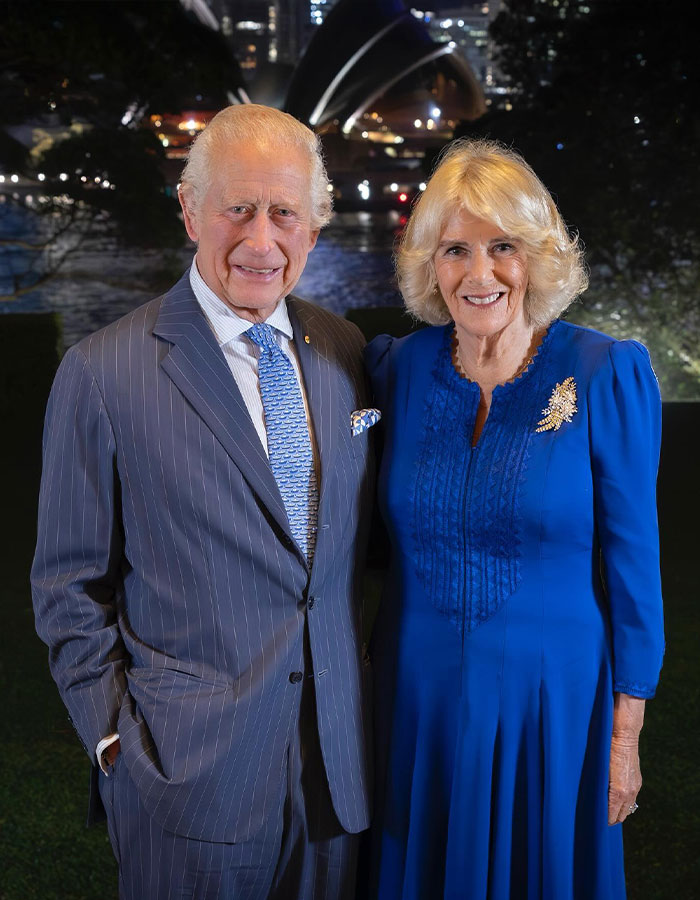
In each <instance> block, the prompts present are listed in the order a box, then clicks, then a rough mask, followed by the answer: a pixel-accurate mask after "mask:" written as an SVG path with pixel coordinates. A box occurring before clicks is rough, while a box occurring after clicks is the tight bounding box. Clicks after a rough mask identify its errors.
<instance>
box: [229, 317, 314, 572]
mask: <svg viewBox="0 0 700 900" xmlns="http://www.w3.org/2000/svg"><path fill="white" fill-rule="evenodd" d="M246 335H247V337H249V338H250V339H251V341H253V343H255V344H257V345H258V347H260V351H261V352H260V359H259V360H258V379H259V381H260V394H261V395H262V403H263V410H264V413H265V429H266V431H267V450H268V456H269V458H270V466H271V468H272V474H273V475H274V476H275V479H276V481H277V486H278V487H279V490H280V494H281V495H282V500H283V501H284V508H285V509H286V511H287V518H288V519H289V525H290V528H291V531H292V536H293V537H294V540H295V541H296V542H297V544H298V545H299V547H300V548H301V550H302V551H303V552H304V554H305V556H306V558H307V560H308V561H309V563H311V561H312V559H313V554H314V548H315V545H316V522H317V520H318V485H317V483H316V470H315V468H314V458H313V452H312V449H311V440H310V438H309V427H308V423H307V421H306V410H305V408H304V399H303V397H302V396H301V389H300V387H299V382H298V381H297V378H296V375H295V374H294V368H293V366H292V363H291V361H290V360H289V358H288V357H287V355H286V354H285V353H284V352H283V351H282V348H281V347H280V346H279V344H278V343H277V341H276V340H275V335H274V329H273V327H272V325H267V324H265V323H262V324H257V325H253V327H252V328H249V329H248V330H247V331H246Z"/></svg>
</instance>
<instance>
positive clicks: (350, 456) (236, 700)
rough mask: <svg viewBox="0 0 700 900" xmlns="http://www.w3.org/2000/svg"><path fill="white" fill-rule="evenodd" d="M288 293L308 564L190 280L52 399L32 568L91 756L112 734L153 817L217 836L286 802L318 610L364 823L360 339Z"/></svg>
mask: <svg viewBox="0 0 700 900" xmlns="http://www.w3.org/2000/svg"><path fill="white" fill-rule="evenodd" d="M288 305H289V311H290V318H291V321H292V324H293V328H294V334H295V345H296V348H297V351H298V354H299V357H300V363H301V368H302V372H303V377H304V383H305V386H306V391H307V395H308V400H309V405H310V410H311V416H312V419H313V426H314V431H315V435H316V440H317V443H318V449H319V453H320V459H321V497H320V502H321V505H320V513H319V522H318V527H319V532H318V541H317V547H316V555H315V560H314V565H313V570H312V571H311V572H309V570H308V567H307V565H306V562H305V559H304V557H303V555H302V553H301V552H300V551H299V549H298V548H297V547H296V545H295V543H294V541H293V539H292V538H291V535H290V532H289V524H288V522H287V517H286V514H285V511H284V506H283V503H282V499H281V497H280V494H279V491H278V489H277V485H276V482H275V480H274V477H273V475H272V472H271V470H270V466H269V463H268V460H267V457H266V455H265V453H264V450H263V448H262V446H261V443H260V441H259V439H258V437H257V435H256V434H255V430H254V428H253V424H252V422H251V420H250V417H249V415H248V412H247V410H246V408H245V405H244V403H243V400H242V398H241V396H240V394H239V392H238V389H237V387H236V385H235V382H234V380H233V378H232V376H231V372H230V371H229V369H228V366H227V364H226V361H225V359H224V357H223V355H222V353H221V351H220V349H219V347H218V346H217V344H216V341H215V339H214V337H213V335H212V333H211V331H210V328H209V326H208V324H207V322H206V320H205V318H204V316H203V314H202V312H201V310H200V308H199V306H198V304H197V302H196V300H195V298H194V296H193V294H192V291H191V288H190V285H189V280H188V277H187V275H185V276H183V278H182V279H181V280H180V281H179V282H178V284H177V285H176V286H175V287H174V288H173V289H172V290H171V291H169V292H168V293H167V294H166V295H164V296H163V297H162V298H158V299H157V300H154V301H152V302H151V303H148V304H146V305H145V306H143V307H141V308H140V309H137V310H135V311H134V312H133V313H131V314H129V315H127V316H125V317H124V318H123V319H121V320H119V321H118V322H116V323H114V324H113V325H110V326H108V327H107V328H105V329H103V330H102V331H100V332H98V333H97V334H95V335H93V336H91V337H89V338H86V339H85V340H83V341H82V342H81V343H79V344H78V345H77V346H76V347H73V348H72V349H71V350H69V352H68V353H67V354H66V357H65V358H64V360H63V362H62V364H61V367H60V369H59V372H58V375H57V377H56V381H55V384H54V387H53V390H52V393H51V398H50V401H49V407H48V411H47V423H46V431H45V441H44V472H43V478H42V487H41V496H40V515H39V542H38V546H37V552H36V557H35V561H34V566H33V570H32V583H33V595H34V603H35V611H36V620H37V629H38V632H39V634H40V636H41V637H42V639H43V640H44V641H45V642H46V643H47V644H48V645H49V648H50V663H51V669H52V673H53V675H54V678H55V679H56V681H57V683H58V686H59V689H60V692H61V695H62V697H63V700H64V702H65V704H66V706H67V707H68V710H69V713H70V716H71V719H72V721H73V724H74V726H75V728H76V730H77V732H78V734H79V736H80V738H81V740H82V742H83V744H84V746H85V747H86V749H87V751H88V753H89V754H90V755H91V756H92V758H93V762H94V761H95V760H94V748H95V747H96V745H97V743H98V741H99V740H100V739H101V738H102V737H104V736H105V735H107V734H109V733H111V732H114V731H118V732H119V735H120V740H121V753H122V758H123V761H124V764H125V765H126V767H127V769H128V772H129V774H130V777H131V779H132V780H133V782H134V784H135V786H136V788H137V790H138V794H139V797H140V800H141V802H142V803H143V805H144V807H145V808H146V810H147V811H148V813H149V814H150V815H151V816H152V817H153V819H154V820H156V821H157V822H159V823H160V824H161V825H162V826H163V827H164V828H167V829H168V830H169V831H172V832H176V833H178V834H181V835H185V836H187V837H193V838H197V839H200V840H206V841H236V842H238V841H245V840H246V839H248V838H250V837H251V836H252V835H254V834H255V833H256V832H257V831H258V830H259V829H260V827H261V825H262V823H263V822H264V821H265V819H266V817H267V816H268V814H269V812H270V810H271V808H272V807H273V806H274V805H275V804H276V803H278V798H279V796H280V790H281V785H282V779H283V777H284V776H285V767H286V750H287V747H288V745H289V742H290V739H291V736H292V733H293V729H294V728H295V727H296V725H297V718H298V714H299V703H300V696H301V688H300V685H299V684H297V683H293V682H292V681H290V678H289V676H290V673H292V672H295V671H303V670H304V667H305V666H304V649H303V633H304V623H305V621H307V622H308V642H309V645H310V651H311V659H312V666H313V674H314V685H315V692H316V704H317V727H318V734H319V738H320V745H321V750H322V754H323V761H324V765H325V769H326V774H327V777H328V784H329V787H330V793H331V797H332V802H333V807H334V809H335V813H336V815H337V818H338V820H339V822H340V824H341V825H342V827H343V828H344V829H345V830H346V831H349V832H357V831H360V830H362V829H364V828H366V827H367V825H368V816H369V811H368V794H369V788H368V778H369V774H368V759H367V746H366V744H367V738H368V735H367V728H368V715H367V709H366V706H365V703H364V693H365V689H366V685H363V680H367V677H368V672H367V671H366V668H365V666H364V664H363V659H362V654H361V649H360V646H361V624H360V595H359V590H360V575H361V571H362V558H363V555H364V549H365V546H364V545H365V541H366V527H367V519H368V512H369V503H370V494H371V488H372V484H371V482H372V478H373V471H372V463H371V461H370V456H369V453H368V444H367V441H368V436H367V433H365V434H363V435H360V436H359V437H352V436H351V431H350V413H351V411H352V410H353V409H357V408H359V407H363V406H367V405H368V403H367V398H366V396H365V381H364V374H363V370H362V364H361V347H362V344H363V340H362V338H361V336H360V334H359V332H358V331H357V329H355V327H354V326H352V325H350V324H349V323H348V322H346V321H344V320H342V319H339V318H338V317H336V316H333V315H332V314H330V313H328V312H326V311H324V310H322V309H319V308H318V307H315V306H312V305H311V304H308V303H305V302H304V301H301V300H296V299H290V300H289V303H288ZM306 336H308V343H307V342H306V340H305V337H306ZM311 598H314V603H313V604H311V603H309V600H310V599H311Z"/></svg>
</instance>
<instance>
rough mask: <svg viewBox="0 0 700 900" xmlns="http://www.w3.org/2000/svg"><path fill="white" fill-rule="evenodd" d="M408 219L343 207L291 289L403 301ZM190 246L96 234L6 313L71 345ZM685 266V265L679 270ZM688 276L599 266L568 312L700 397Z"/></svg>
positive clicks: (175, 269) (186, 260)
mask: <svg viewBox="0 0 700 900" xmlns="http://www.w3.org/2000/svg"><path fill="white" fill-rule="evenodd" d="M404 221H405V219H404V218H403V217H402V215H401V214H400V213H398V212H396V211H391V212H353V213H350V212H345V213H339V214H337V215H336V216H335V217H334V219H333V221H332V222H331V224H330V225H329V226H328V227H327V228H326V229H324V230H323V231H322V233H321V235H320V237H319V240H318V243H317V245H316V247H315V249H314V250H313V251H312V253H311V254H310V256H309V259H308V263H307V266H306V269H305V271H304V274H303V275H302V278H301V280H300V282H299V284H298V285H297V288H296V291H295V293H297V294H298V295H299V296H301V297H304V298H305V299H307V300H311V301H313V302H314V303H318V304H319V305H320V306H323V307H325V308H327V309H330V310H332V311H333V312H335V313H338V314H339V315H345V314H346V313H347V312H348V311H349V310H352V309H359V308H364V307H369V306H380V307H381V306H400V305H401V297H400V295H399V293H398V290H397V287H396V281H395V277H394V271H393V261H392V251H393V248H394V245H395V242H396V239H397V237H398V235H399V233H400V229H401V227H402V224H403V222H404ZM0 236H1V235H0ZM194 249H195V248H194V245H193V244H188V245H186V246H183V247H182V248H181V249H179V250H177V251H154V250H140V249H135V250H134V249H132V250H128V251H127V250H123V249H122V250H120V249H117V248H116V247H115V246H114V244H113V243H110V242H106V241H105V240H104V239H101V238H99V237H93V238H88V239H87V240H86V241H85V242H84V243H83V244H82V245H81V247H80V249H79V250H77V251H76V252H75V253H73V254H71V255H70V256H69V257H68V258H67V261H66V263H65V265H64V266H63V267H62V268H61V269H60V271H59V273H58V274H57V275H56V276H55V277H54V278H52V279H50V280H49V281H46V282H44V283H43V284H42V285H41V286H40V287H39V288H38V289H37V290H34V291H30V292H28V293H25V294H22V295H21V296H20V297H18V298H17V299H14V300H6V301H3V302H0V314H2V313H11V312H26V313H33V312H56V313H59V314H60V315H61V320H62V328H63V343H64V346H65V347H70V346H71V345H72V344H74V343H76V342H77V341H79V340H80V339H81V338H83V337H85V335H87V334H90V333H91V332H93V331H95V330H97V329H98V328H101V327H103V326H104V325H107V324H109V323H110V322H113V321H114V320H115V319H117V318H119V317H120V316H122V315H124V314H125V313H127V312H129V311H130V310H132V309H135V308H136V307H137V306H140V305H141V304H142V303H146V302H147V301H148V300H150V299H152V298H153V297H155V296H158V294H160V293H162V292H163V291H165V290H167V289H168V288H169V287H170V286H171V285H172V284H173V283H174V282H175V281H176V280H177V279H178V278H179V277H180V275H181V274H182V272H184V270H185V269H186V268H187V266H188V265H189V264H190V262H191V259H192V256H193V253H194ZM25 257H26V252H25V251H22V250H21V249H14V250H12V249H11V248H10V249H8V248H5V255H4V257H3V258H2V260H1V262H2V265H0V282H2V284H0V294H2V293H6V292H7V290H8V285H9V279H8V277H7V272H8V271H9V269H10V268H12V267H16V266H18V265H21V261H22V259H23V258H25ZM684 271H686V270H684V269H679V270H678V275H679V276H680V275H682V274H683V272H684ZM3 273H4V274H3ZM692 275H693V273H692V271H691V270H690V269H689V270H688V278H687V284H686V286H685V288H684V287H683V284H682V282H680V281H676V282H675V283H671V282H669V281H662V280H661V279H660V278H653V277H650V278H649V279H647V280H646V281H645V282H643V283H634V282H632V281H630V280H624V281H623V280H621V279H620V278H619V277H614V276H612V275H611V273H610V272H608V271H605V270H604V269H596V270H594V271H593V272H591V287H590V289H589V291H588V292H587V293H586V294H585V295H584V296H583V298H581V299H580V300H578V301H577V302H576V303H574V304H573V306H572V307H571V308H570V310H569V311H568V312H567V318H568V319H569V320H570V321H573V322H576V323H578V324H581V325H586V326H588V327H592V328H596V329H598V330H599V331H603V332H605V333H607V334H611V335H613V336H614V337H617V338H623V339H624V338H633V339H635V340H639V341H641V342H642V343H644V344H645V345H646V346H647V347H648V348H649V350H650V352H651V357H652V361H653V364H654V367H655V369H656V372H657V375H658V377H659V381H660V383H661V388H662V393H663V396H664V399H666V400H700V359H699V358H698V346H699V345H700V340H698V338H699V337H700V311H699V310H698V307H697V304H696V303H695V302H693V301H692V296H693V293H692V292H693V291H694V290H695V289H696V285H695V284H694V282H693V277H692ZM0 325H1V320H0Z"/></svg>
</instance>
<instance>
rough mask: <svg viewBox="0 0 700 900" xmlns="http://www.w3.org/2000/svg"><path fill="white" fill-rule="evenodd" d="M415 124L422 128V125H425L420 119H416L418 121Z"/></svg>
mask: <svg viewBox="0 0 700 900" xmlns="http://www.w3.org/2000/svg"><path fill="white" fill-rule="evenodd" d="M413 125H414V127H415V128H422V127H423V123H422V122H421V120H420V119H416V121H415V122H414V123H413Z"/></svg>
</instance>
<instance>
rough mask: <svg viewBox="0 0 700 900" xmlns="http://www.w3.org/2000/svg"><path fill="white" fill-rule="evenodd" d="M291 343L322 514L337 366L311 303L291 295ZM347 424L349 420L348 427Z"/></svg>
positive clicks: (334, 431)
mask: <svg viewBox="0 0 700 900" xmlns="http://www.w3.org/2000/svg"><path fill="white" fill-rule="evenodd" d="M287 308H288V310H289V319H290V321H291V323H292V330H293V332H294V343H295V346H296V349H297V354H298V356H299V364H300V366H301V372H302V375H303V377H304V386H305V388H306V397H307V401H308V404H309V410H310V413H311V421H312V424H313V428H314V436H315V438H316V444H317V446H318V452H319V457H320V459H321V493H320V498H319V499H320V514H321V515H323V505H324V495H325V490H324V489H325V488H326V487H327V485H328V482H329V480H330V479H329V477H328V476H329V473H330V472H331V471H332V467H333V462H334V459H335V455H336V451H337V446H336V445H337V436H338V434H339V433H340V432H339V431H338V429H339V428H340V427H342V423H341V422H340V421H339V416H340V408H339V406H340V404H339V402H338V401H339V394H338V390H337V378H338V375H337V370H336V365H335V363H334V362H333V360H334V354H333V353H332V352H331V348H330V347H329V345H328V337H327V335H326V333H325V331H324V330H323V329H322V328H321V327H320V326H319V323H318V317H317V316H316V315H315V314H314V309H313V306H311V305H310V304H307V303H300V302H299V301H298V300H295V299H294V298H290V299H289V300H288V302H287ZM349 427H350V424H349V422H348V428H349Z"/></svg>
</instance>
